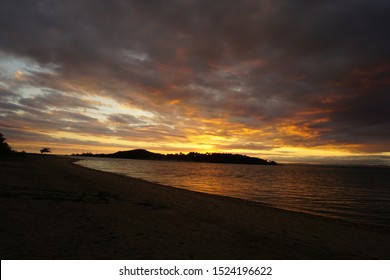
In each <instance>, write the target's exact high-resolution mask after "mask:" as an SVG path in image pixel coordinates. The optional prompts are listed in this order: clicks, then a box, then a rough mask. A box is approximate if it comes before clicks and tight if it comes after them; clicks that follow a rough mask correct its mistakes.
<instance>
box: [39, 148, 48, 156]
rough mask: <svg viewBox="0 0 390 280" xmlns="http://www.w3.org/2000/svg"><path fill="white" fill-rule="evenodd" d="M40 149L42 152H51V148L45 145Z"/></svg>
mask: <svg viewBox="0 0 390 280" xmlns="http://www.w3.org/2000/svg"><path fill="white" fill-rule="evenodd" d="M39 151H40V152H41V154H46V153H51V150H50V148H47V147H43V148H42V149H40V150H39Z"/></svg>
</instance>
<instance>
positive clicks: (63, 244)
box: [0, 155, 390, 259]
mask: <svg viewBox="0 0 390 280" xmlns="http://www.w3.org/2000/svg"><path fill="white" fill-rule="evenodd" d="M72 161H73V160H72V159H70V158H64V157H56V156H38V155H37V156H32V155H28V156H25V157H21V158H12V159H0V187H1V189H0V214H1V223H0V257H1V259H389V258H390V231H389V230H388V229H382V228H377V227H369V226H363V225H355V224H351V223H346V222H341V221H336V220H331V219H325V218H320V217H315V216H310V215H305V214H301V213H294V212H288V211H282V210H278V209H273V208H269V207H266V206H263V205H261V204H257V203H252V202H247V201H243V200H239V199H231V198H225V197H218V196H213V195H207V194H200V193H194V192H190V191H185V190H181V189H176V188H171V187H165V186H160V185H156V184H152V183H149V182H145V181H141V180H136V179H131V178H127V177H123V176H119V175H114V174H108V173H104V172H100V171H94V170H90V169H87V168H83V167H80V166H77V165H74V164H72V163H71V162H72ZM167 172H169V170H167Z"/></svg>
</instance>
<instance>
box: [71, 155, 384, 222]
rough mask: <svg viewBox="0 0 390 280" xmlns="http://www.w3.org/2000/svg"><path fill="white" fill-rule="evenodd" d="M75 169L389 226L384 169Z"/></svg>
mask: <svg viewBox="0 0 390 280" xmlns="http://www.w3.org/2000/svg"><path fill="white" fill-rule="evenodd" d="M78 164H80V165H83V166H86V167H90V168H94V169H99V170H103V171H108V172H114V173H119V174H123V175H127V176H131V177H135V178H142V179H145V180H149V181H152V182H156V183H161V184H166V185H171V186H175V187H180V188H185V189H189V190H193V191H199V192H207V193H212V194H217V195H224V196H231V197H237V198H243V199H247V200H252V201H257V202H262V203H267V204H270V205H272V206H274V207H278V208H282V209H288V210H295V211H302V212H307V213H312V214H317V215H324V216H328V217H334V218H342V219H347V220H351V221H357V222H365V223H372V224H387V225H390V189H389V186H390V169H386V168H382V169H381V168H352V167H319V166H294V165H286V166H260V165H237V164H211V163H192V162H169V161H146V160H127V159H99V158H86V159H83V160H81V161H79V162H78Z"/></svg>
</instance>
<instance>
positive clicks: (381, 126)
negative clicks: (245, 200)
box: [0, 0, 390, 165]
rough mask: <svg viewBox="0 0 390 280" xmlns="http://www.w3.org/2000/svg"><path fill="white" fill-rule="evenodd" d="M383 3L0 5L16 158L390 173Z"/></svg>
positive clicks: (5, 115)
mask: <svg viewBox="0 0 390 280" xmlns="http://www.w3.org/2000/svg"><path fill="white" fill-rule="evenodd" d="M389 18H390V1H388V0H386V1H372V0H368V1H361V0H353V1H352V0H344V1H339V0H337V1H323V0H319V1H309V0H296V1H286V0H285V1H279V0H272V1H271V0H257V1H256V0H240V1H238V0H237V1H233V0H231V1H227V0H224V1H222V0H213V1H209V0H170V1H160V0H159V1H157V0H112V1H105V0H94V1H92V0H67V1H54V0H42V1H32V0H20V1H15V0H2V1H0V34H1V35H0V133H2V134H3V135H4V136H5V137H6V138H7V141H8V143H9V144H10V145H11V146H12V147H13V148H14V149H15V150H18V151H22V150H24V151H27V152H38V151H39V149H40V148H42V147H50V148H51V150H52V152H53V153H55V154H71V153H83V152H93V153H109V152H115V151H118V150H129V149H135V148H142V149H148V150H150V151H153V152H162V153H177V152H189V151H196V152H228V153H239V154H246V155H250V156H259V157H262V158H266V159H269V160H276V161H279V162H308V163H310V162H322V163H327V162H339V163H350V162H353V163H366V164H388V165H390V114H389V106H390V91H389V90H390V36H389V33H388V32H389V30H390V21H389Z"/></svg>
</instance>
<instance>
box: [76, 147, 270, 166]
mask: <svg viewBox="0 0 390 280" xmlns="http://www.w3.org/2000/svg"><path fill="white" fill-rule="evenodd" d="M73 155H74V156H89V157H105V158H128V159H145V160H148V159H149V160H152V159H153V160H172V161H187V162H210V163H235V164H259V165H276V164H277V163H276V162H274V161H267V160H264V159H261V158H257V157H249V156H246V155H239V154H229V153H205V154H202V153H195V152H190V153H188V154H183V153H180V154H167V155H164V154H159V153H153V152H149V151H147V150H144V149H135V150H129V151H119V152H116V153H112V154H91V153H87V154H73Z"/></svg>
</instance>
